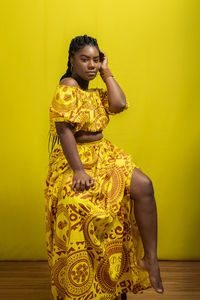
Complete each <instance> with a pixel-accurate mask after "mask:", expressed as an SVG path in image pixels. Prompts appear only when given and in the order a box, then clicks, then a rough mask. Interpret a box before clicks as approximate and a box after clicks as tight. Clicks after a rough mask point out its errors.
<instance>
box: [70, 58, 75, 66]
mask: <svg viewBox="0 0 200 300" xmlns="http://www.w3.org/2000/svg"><path fill="white" fill-rule="evenodd" d="M69 61H70V64H71V66H73V64H74V58H73V57H70V59H69Z"/></svg>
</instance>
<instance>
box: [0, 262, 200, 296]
mask: <svg viewBox="0 0 200 300" xmlns="http://www.w3.org/2000/svg"><path fill="white" fill-rule="evenodd" d="M159 265H160V270H161V276H162V280H163V285H164V288H165V292H164V294H162V295H160V294H157V293H156V292H155V291H154V290H153V289H152V288H151V289H148V290H145V291H144V293H143V294H140V295H134V294H131V293H129V294H128V300H134V299H136V300H137V299H140V300H146V299H148V300H150V299H151V300H156V299H163V300H164V299H165V300H179V299H181V300H193V299H195V300H196V299H198V300H200V261H198V262H197V261H192V262H180V261H160V262H159ZM49 290H50V275H49V269H48V264H47V262H46V261H34V262H32V261H0V300H11V299H12V300H50V296H49V294H50V293H49Z"/></svg>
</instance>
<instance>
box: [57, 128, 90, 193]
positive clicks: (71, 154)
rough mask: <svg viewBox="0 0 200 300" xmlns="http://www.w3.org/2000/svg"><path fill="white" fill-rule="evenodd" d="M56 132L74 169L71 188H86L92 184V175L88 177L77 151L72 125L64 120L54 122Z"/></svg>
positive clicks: (79, 189)
mask: <svg viewBox="0 0 200 300" xmlns="http://www.w3.org/2000/svg"><path fill="white" fill-rule="evenodd" d="M55 126H56V131H57V134H58V135H59V137H60V142H61V146H62V149H63V153H64V155H65V157H66V159H67V161H68V163H69V165H70V167H71V168H72V169H73V171H74V177H73V183H72V190H73V189H74V188H76V191H83V190H84V189H86V190H88V189H89V187H90V186H93V185H94V181H93V179H92V177H90V176H89V175H88V174H87V173H86V172H85V170H84V167H83V165H82V162H81V160H80V157H79V153H78V150H77V146H76V140H75V137H74V135H73V133H72V128H73V127H72V126H71V125H70V124H68V123H66V122H55Z"/></svg>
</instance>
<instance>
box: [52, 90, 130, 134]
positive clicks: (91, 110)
mask: <svg viewBox="0 0 200 300" xmlns="http://www.w3.org/2000/svg"><path fill="white" fill-rule="evenodd" d="M128 107H129V102H128V101H126V107H125V109H127V108H128ZM115 114H116V113H114V112H111V111H110V110H109V100H108V91H107V90H106V89H103V88H96V89H94V90H93V91H92V92H87V91H84V90H82V89H81V88H78V87H71V86H66V85H62V84H59V85H57V86H56V90H55V93H54V95H53V99H52V102H51V104H50V108H49V116H50V133H51V135H52V136H57V137H58V134H57V131H56V127H55V122H63V121H65V122H67V123H69V124H71V125H72V126H73V129H72V132H73V133H75V132H77V131H79V130H83V131H91V132H96V131H101V130H103V129H104V128H105V127H106V126H107V125H108V123H109V115H115Z"/></svg>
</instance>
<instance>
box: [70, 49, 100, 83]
mask: <svg viewBox="0 0 200 300" xmlns="http://www.w3.org/2000/svg"><path fill="white" fill-rule="evenodd" d="M100 64H101V62H100V57H99V51H98V49H97V48H96V47H94V46H89V45H87V46H85V47H84V48H82V49H80V50H79V51H77V52H75V54H74V57H72V58H71V65H72V66H73V75H78V76H80V77H81V78H82V79H84V80H87V81H89V80H92V79H94V78H95V77H96V75H97V72H98V71H99V69H100Z"/></svg>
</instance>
